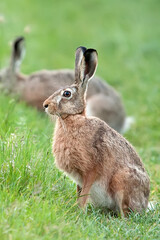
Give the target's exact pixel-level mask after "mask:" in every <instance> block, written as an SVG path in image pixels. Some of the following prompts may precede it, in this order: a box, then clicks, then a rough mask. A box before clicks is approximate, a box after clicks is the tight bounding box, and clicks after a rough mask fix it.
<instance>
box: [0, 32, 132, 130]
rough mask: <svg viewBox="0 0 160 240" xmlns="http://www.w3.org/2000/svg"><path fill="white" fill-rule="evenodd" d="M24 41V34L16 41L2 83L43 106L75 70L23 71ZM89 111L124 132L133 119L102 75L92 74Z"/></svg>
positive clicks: (69, 80)
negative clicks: (28, 73) (27, 72)
mask: <svg viewBox="0 0 160 240" xmlns="http://www.w3.org/2000/svg"><path fill="white" fill-rule="evenodd" d="M24 43H25V40H24V38H23V37H18V38H17V39H15V41H14V42H13V46H12V55H11V59H10V64H9V66H8V67H7V68H5V69H3V70H1V71H0V83H1V85H2V88H3V89H5V90H6V91H7V92H12V93H15V94H18V95H19V97H20V99H21V100H23V101H25V102H27V103H28V104H29V105H32V106H34V107H36V108H37V109H39V110H42V104H43V102H44V100H45V99H46V98H47V97H48V96H49V95H51V94H52V93H53V92H55V91H56V90H58V89H59V88H61V87H62V88H63V87H66V86H68V85H71V84H72V83H73V82H74V75H75V73H74V71H73V70H70V69H61V70H41V71H37V72H35V73H32V74H31V75H24V74H22V73H20V65H21V62H22V60H23V57H24V53H25V48H24ZM86 114H87V116H96V117H99V118H100V119H102V120H104V121H105V122H106V123H108V124H109V126H111V127H112V128H114V129H115V130H117V131H118V132H120V133H123V132H125V131H126V130H127V129H128V128H129V126H130V123H131V122H132V118H131V117H126V114H125V109H124V105H123V103H122V100H121V97H120V95H119V94H118V93H117V92H116V91H115V90H114V89H113V88H112V87H111V86H110V85H109V84H107V83H106V82H105V81H103V80H102V79H100V78H99V77H93V79H92V81H91V82H90V83H89V86H88V90H87V107H86Z"/></svg>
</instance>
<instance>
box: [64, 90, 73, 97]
mask: <svg viewBox="0 0 160 240" xmlns="http://www.w3.org/2000/svg"><path fill="white" fill-rule="evenodd" d="M70 96H71V92H70V91H64V93H63V97H66V98H69V97H70Z"/></svg>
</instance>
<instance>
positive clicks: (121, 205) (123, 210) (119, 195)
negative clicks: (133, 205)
mask: <svg viewBox="0 0 160 240" xmlns="http://www.w3.org/2000/svg"><path fill="white" fill-rule="evenodd" d="M115 200H116V204H117V207H118V209H117V210H118V212H119V213H120V215H121V217H127V216H128V214H129V213H130V209H129V207H128V199H125V195H124V192H123V190H121V191H118V192H116V194H115Z"/></svg>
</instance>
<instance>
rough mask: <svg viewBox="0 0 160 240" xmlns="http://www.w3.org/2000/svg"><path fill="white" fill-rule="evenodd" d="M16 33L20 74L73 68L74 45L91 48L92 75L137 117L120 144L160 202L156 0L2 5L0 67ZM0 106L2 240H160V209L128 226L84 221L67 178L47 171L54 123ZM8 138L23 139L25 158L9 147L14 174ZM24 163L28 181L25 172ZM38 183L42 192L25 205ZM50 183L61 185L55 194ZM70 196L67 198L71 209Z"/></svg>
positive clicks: (96, 217)
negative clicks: (20, 41) (22, 53)
mask: <svg viewBox="0 0 160 240" xmlns="http://www.w3.org/2000/svg"><path fill="white" fill-rule="evenodd" d="M21 35H23V36H25V38H26V50H27V51H26V57H25V59H24V61H23V63H22V67H21V71H22V72H23V73H25V74H30V73H31V72H33V71H37V70H40V69H59V68H74V54H75V49H76V48H77V47H78V46H86V47H92V48H95V49H97V51H98V55H99V65H98V69H97V75H99V76H101V77H102V78H103V79H104V80H105V81H107V82H108V83H109V84H111V85H112V86H113V87H115V88H116V89H117V90H118V91H119V92H120V93H121V95H122V97H123V101H124V104H125V107H126V111H127V115H130V116H133V117H135V124H134V125H133V126H132V128H131V129H130V131H129V132H127V133H126V134H125V137H126V138H127V139H128V140H129V141H130V142H131V143H133V145H134V146H135V148H136V150H137V151H138V153H139V154H140V156H141V157H142V159H143V162H144V164H145V167H146V169H147V171H148V173H149V175H150V178H151V197H150V198H151V199H156V201H159V199H160V188H159V186H160V179H159V173H160V1H159V0H123V1H122V0H99V1H98V0H92V1H91V0H88V1H86V0H81V1H77V0H71V1H65V0H63V1H62V0H59V1H56V0H46V1H44V0H34V1H33V0H3V1H0V68H3V67H5V66H7V64H8V62H9V56H10V52H11V42H12V41H13V40H14V39H15V37H17V36H21ZM0 102H1V106H0V123H2V124H1V126H0V134H1V145H0V146H1V154H0V157H1V159H0V160H1V163H2V166H3V169H5V171H6V172H5V174H4V175H3V174H2V175H3V176H2V175H1V178H0V179H1V187H2V188H3V191H2V192H1V193H2V195H1V196H2V198H1V212H2V213H3V214H2V219H1V228H0V230H2V235H0V236H1V239H22V238H21V232H23V234H24V236H23V239H159V234H160V233H159V229H160V223H159V220H158V219H159V217H160V216H159V212H160V211H159V210H160V209H159V208H158V210H157V211H156V212H154V213H148V215H145V214H144V215H143V216H140V217H138V216H131V218H130V219H129V220H127V221H126V220H123V221H122V220H121V219H120V218H113V217H111V216H109V217H106V216H105V215H102V214H101V213H99V212H98V211H95V210H93V209H90V210H89V213H85V214H83V213H82V212H81V211H80V210H79V209H78V208H77V206H75V205H74V203H75V198H76V197H75V196H76V194H75V192H74V190H75V184H73V183H72V182H71V181H70V180H69V179H68V178H67V180H64V179H63V177H62V176H63V175H61V174H60V173H59V172H58V171H57V170H56V169H55V168H54V165H53V157H52V154H51V150H50V145H51V138H52V124H51V123H50V122H49V121H48V119H47V118H46V117H45V115H44V116H43V115H41V114H39V113H36V111H34V110H32V109H31V108H29V107H27V106H25V105H24V104H17V103H15V102H14V100H13V99H12V98H10V97H7V96H5V95H3V94H2V93H1V94H0ZM11 109H12V111H11ZM26 129H27V130H26ZM14 131H15V132H16V134H17V137H16V139H18V140H17V142H18V143H17V144H18V146H20V145H21V139H22V138H23V139H25V145H24V147H22V149H23V151H20V150H19V149H21V148H19V149H17V150H15V151H16V154H18V156H19V158H17V160H15V163H16V164H17V169H18V170H16V168H12V166H10V165H9V166H10V167H9V168H7V166H8V165H7V164H10V161H12V156H11V154H10V151H12V150H11V149H10V150H8V152H7V151H6V152H5V151H4V149H5V147H6V148H7V146H8V145H6V141H11V140H8V139H12V137H13V138H14V135H13V136H12V135H11V134H12V133H13V132H14ZM28 132H29V133H28ZM33 139H34V140H33ZM32 141H34V142H35V144H32ZM15 149H16V148H15ZM28 149H29V150H28ZM2 150H3V151H2ZM27 151H28V152H27ZM32 155H34V157H32ZM39 159H41V160H40V161H39ZM16 161H17V162H16ZM5 164H6V165H5ZM28 164H30V166H31V167H32V174H31V175H30V173H28V172H27V171H28V170H26V169H28V168H27V166H28ZM35 164H36V165H35ZM4 166H5V167H4ZM35 166H36V167H35ZM24 169H25V170H24ZM53 173H54V174H53ZM52 174H53V175H54V176H52ZM19 179H21V180H19ZM58 179H59V180H58ZM37 184H39V185H38V189H39V186H40V188H41V191H40V194H39V195H38V197H37V195H36V197H37V198H31V197H30V195H32V193H33V192H34V191H35V190H34V189H35V186H37ZM52 184H55V186H57V184H58V189H59V191H58V190H57V192H56V194H55V191H54V192H53V191H52V190H51V188H52V187H51V185H52ZM71 194H73V196H74V197H73V199H71V202H70V200H69V199H70V198H71ZM33 195H34V194H33ZM56 197H57V198H56ZM37 199H39V200H38V201H39V202H38V204H37ZM52 200H53V202H52ZM14 206H16V207H17V206H18V207H17V209H18V210H14V209H15V208H14ZM5 209H10V210H6V211H5ZM50 209H52V210H50ZM30 218H31V219H32V220H29V219H30ZM30 221H31V222H32V224H31V225H30ZM59 223H61V224H60V225H59ZM28 224H29V225H28ZM53 226H54V227H53ZM4 229H5V231H4ZM7 229H8V230H7ZM9 229H10V230H9ZM27 231H28V233H27ZM54 234H55V235H54ZM53 236H55V238H54V237H53Z"/></svg>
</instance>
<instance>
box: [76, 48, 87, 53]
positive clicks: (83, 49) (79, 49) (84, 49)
mask: <svg viewBox="0 0 160 240" xmlns="http://www.w3.org/2000/svg"><path fill="white" fill-rule="evenodd" d="M86 50H87V48H86V47H83V46H80V47H78V48H77V49H76V52H77V51H82V52H83V53H85V51H86Z"/></svg>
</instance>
